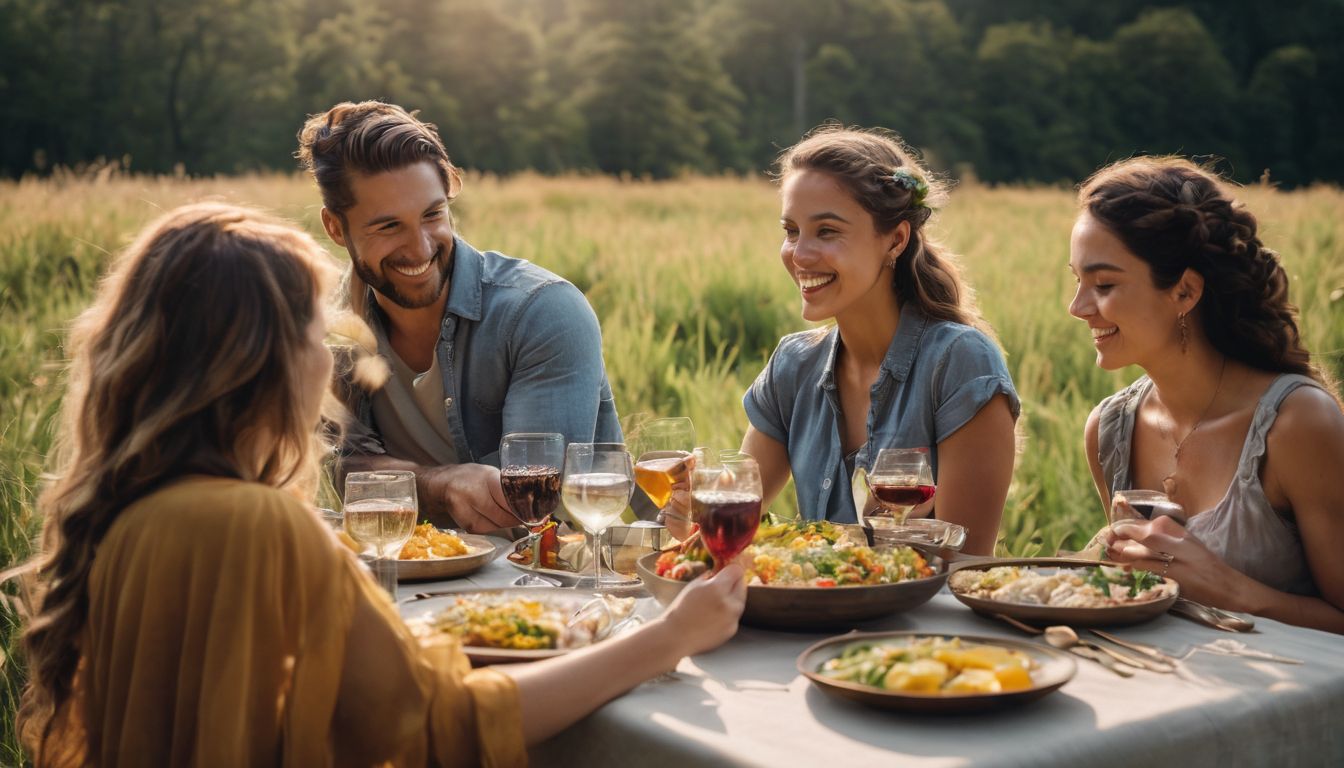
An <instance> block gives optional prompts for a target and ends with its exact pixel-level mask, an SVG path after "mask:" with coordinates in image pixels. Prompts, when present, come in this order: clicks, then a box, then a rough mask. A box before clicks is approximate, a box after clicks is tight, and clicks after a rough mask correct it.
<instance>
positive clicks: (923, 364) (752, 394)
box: [742, 304, 1021, 523]
mask: <svg viewBox="0 0 1344 768" xmlns="http://www.w3.org/2000/svg"><path fill="white" fill-rule="evenodd" d="M839 350H840V331H839V329H838V328H835V327H830V328H818V329H814V330H810V331H803V332H801V333H795V334H791V335H789V336H785V337H784V338H783V339H782V340H780V342H779V346H777V347H776V348H775V351H774V353H773V354H772V355H771V356H770V362H768V363H767V364H766V366H765V370H763V371H761V374H760V375H759V376H757V377H756V381H755V382H753V383H752V385H751V388H750V389H748V390H747V393H746V395H744V396H743V398H742V405H743V407H744V408H745V409H746V412H747V418H748V419H749V420H750V421H751V425H752V426H753V427H755V428H756V429H757V430H758V431H759V432H761V433H762V434H764V435H766V436H768V437H770V438H772V439H774V440H777V441H779V442H780V443H782V444H783V445H784V446H785V447H786V448H787V449H788V455H789V468H790V470H791V472H792V473H793V482H794V487H795V489H796V490H797V494H798V511H799V514H800V516H801V517H803V518H805V519H808V520H820V519H826V520H831V521H834V522H839V523H853V522H857V516H856V515H855V512H854V499H853V494H852V493H851V491H850V480H849V472H848V471H847V470H846V467H845V456H844V454H843V451H842V448H841V445H840V419H841V411H840V393H839V390H838V389H837V386H836V377H835V361H836V354H837V353H838V352H839ZM1000 393H1002V394H1004V395H1007V396H1008V402H1009V407H1010V408H1011V410H1012V413H1013V418H1014V419H1016V418H1017V415H1018V413H1019V412H1020V411H1021V403H1020V401H1019V400H1018V396H1017V391H1016V390H1015V389H1014V388H1013V382H1012V379H1011V377H1009V375H1008V367H1007V365H1006V364H1005V363H1004V360H1003V354H1002V353H1001V352H1000V351H999V348H998V346H997V345H995V343H994V342H993V341H992V340H990V338H989V337H988V336H986V335H985V334H984V333H982V332H980V331H978V330H976V329H975V328H972V327H970V326H967V325H962V324H960V323H953V322H948V321H943V320H931V319H929V318H928V317H926V316H925V315H924V314H923V313H922V312H921V311H920V310H919V309H917V308H915V307H914V306H913V305H909V304H907V305H906V306H905V307H903V308H902V310H901V319H900V325H899V326H898V328H897V330H896V335H895V337H894V338H893V339H892V340H891V345H890V346H889V347H888V348H887V354H886V356H885V358H883V360H882V367H881V369H880V370H879V372H878V375H877V380H876V381H875V382H874V383H873V386H872V389H871V390H870V392H869V394H870V400H871V404H870V406H869V409H868V418H867V428H866V432H867V435H868V440H867V441H866V442H865V443H864V444H863V445H862V446H860V447H859V450H858V451H857V453H856V454H855V457H854V463H855V466H861V467H864V468H865V469H871V468H872V463H873V459H874V458H876V456H877V452H878V450H880V449H882V448H919V447H927V448H928V449H929V463H930V464H931V465H932V469H933V474H934V478H935V480H936V478H937V477H938V443H940V442H942V441H943V440H944V439H946V438H947V437H948V436H949V435H951V434H952V433H953V432H956V431H957V430H958V429H960V428H961V427H962V426H964V425H965V424H966V423H967V422H969V421H970V420H971V419H972V418H973V417H974V416H975V414H977V413H979V411H980V409H981V408H982V407H984V405H985V404H986V403H988V402H989V401H990V400H991V399H992V398H993V397H994V396H995V395H997V394H1000Z"/></svg>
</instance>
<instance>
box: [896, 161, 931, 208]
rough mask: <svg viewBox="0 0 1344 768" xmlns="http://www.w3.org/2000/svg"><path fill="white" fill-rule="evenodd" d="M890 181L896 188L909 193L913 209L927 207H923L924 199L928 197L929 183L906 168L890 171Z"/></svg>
mask: <svg viewBox="0 0 1344 768" xmlns="http://www.w3.org/2000/svg"><path fill="white" fill-rule="evenodd" d="M891 180H892V181H893V182H895V183H896V184H897V186H900V187H902V188H903V189H907V190H909V191H910V193H911V194H910V205H912V206H914V207H915V208H924V207H927V206H925V205H924V199H925V198H927V197H928V196H929V182H927V181H925V180H924V179H923V178H922V177H920V176H917V175H915V174H914V173H912V172H911V171H910V169H908V168H897V169H896V170H895V171H892V173H891Z"/></svg>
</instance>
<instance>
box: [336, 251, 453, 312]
mask: <svg viewBox="0 0 1344 768" xmlns="http://www.w3.org/2000/svg"><path fill="white" fill-rule="evenodd" d="M347 243H348V244H347V246H346V248H347V250H349V251H350V265H351V267H353V268H354V270H355V274H356V275H358V276H359V279H360V280H363V281H364V283H365V284H366V285H368V286H369V287H370V288H372V289H373V290H375V291H377V292H378V293H379V294H381V295H383V296H385V297H386V298H387V299H389V300H390V301H391V302H392V303H394V304H396V305H397V306H399V307H402V308H404V309H421V308H423V307H428V306H429V305H431V304H433V303H434V302H435V301H437V300H438V298H439V297H440V296H442V295H443V292H444V291H446V290H447V289H448V278H449V275H450V274H451V273H452V270H453V260H452V251H450V250H449V249H448V248H446V247H444V246H443V245H440V246H439V248H438V250H436V251H435V252H434V256H433V257H431V259H430V265H429V268H430V269H431V270H437V271H438V276H439V279H438V280H436V281H434V282H433V283H431V284H430V285H427V286H425V287H424V288H422V289H419V290H417V291H415V292H414V293H408V292H405V291H402V290H400V289H399V288H397V286H396V283H394V282H393V280H392V277H391V276H390V275H389V274H388V271H389V267H388V261H386V260H384V261H383V264H382V269H381V270H380V271H374V269H373V268H372V267H370V266H369V265H368V263H366V262H365V261H364V259H362V258H361V257H360V255H359V251H358V250H356V248H355V244H354V243H353V242H348V241H347Z"/></svg>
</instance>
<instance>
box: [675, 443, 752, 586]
mask: <svg viewBox="0 0 1344 768" xmlns="http://www.w3.org/2000/svg"><path fill="white" fill-rule="evenodd" d="M707 453H708V452H706V455H707ZM691 509H692V510H694V515H693V517H695V520H696V522H697V523H699V525H700V540H701V541H703V542H704V543H705V549H708V550H709V554H710V555H711V556H713V558H714V572H715V573H717V572H719V571H721V570H723V567H724V566H725V565H727V564H728V563H730V562H732V560H733V558H735V557H737V556H738V554H739V553H741V552H742V550H744V549H746V548H747V545H748V544H750V543H751V540H752V538H754V537H755V536H756V529H757V528H758V527H760V524H761V470H760V467H758V466H757V465H756V460H755V459H753V458H751V457H750V456H748V455H747V454H745V453H728V454H726V455H724V457H722V458H720V460H719V461H717V462H714V463H713V464H712V465H711V464H710V462H708V461H706V462H705V464H703V465H702V464H697V465H696V467H695V469H694V470H693V471H692V472H691Z"/></svg>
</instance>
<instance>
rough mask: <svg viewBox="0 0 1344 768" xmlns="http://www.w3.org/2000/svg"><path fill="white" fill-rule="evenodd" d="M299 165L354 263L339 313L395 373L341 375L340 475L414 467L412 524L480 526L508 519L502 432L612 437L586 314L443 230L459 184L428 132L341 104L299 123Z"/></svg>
mask: <svg viewBox="0 0 1344 768" xmlns="http://www.w3.org/2000/svg"><path fill="white" fill-rule="evenodd" d="M298 157H299V159H300V161H301V162H302V164H303V165H304V167H305V168H307V169H308V170H309V171H311V172H312V174H313V177H314V178H315V179H316V181H317V186H318V189H319V191H320V192H321V195H322V202H323V206H324V207H323V208H322V225H323V227H324V228H325V229H326V231H327V234H328V235H330V236H331V239H332V240H334V241H335V242H336V243H337V244H339V245H341V246H343V247H344V248H345V249H346V251H347V252H349V254H350V263H351V267H352V270H351V272H350V273H349V274H347V279H348V281H349V286H348V287H349V291H348V292H347V299H348V301H349V302H350V308H351V309H352V310H353V311H354V313H355V314H357V315H359V316H360V317H362V318H363V319H364V320H365V321H366V322H367V323H368V325H369V326H370V328H372V330H373V332H374V336H375V338H376V340H377V347H378V354H379V355H380V356H381V357H382V358H384V359H385V360H386V361H387V363H388V367H389V368H390V371H389V373H390V375H389V376H388V377H387V381H386V383H385V384H384V385H383V386H381V387H380V388H377V389H374V390H373V391H369V389H367V388H366V387H365V386H361V385H360V384H357V383H356V382H355V381H354V377H353V375H352V374H353V369H354V366H353V365H348V364H347V365H344V366H340V367H339V368H338V372H339V374H340V375H339V379H340V380H339V382H338V389H339V390H341V394H342V395H343V399H344V400H345V401H346V404H347V405H348V406H349V407H350V409H351V411H352V413H353V414H354V417H355V423H353V424H350V425H348V426H347V427H346V429H345V432H344V435H343V445H342V451H341V453H342V460H341V462H340V470H339V471H340V474H341V476H342V477H343V476H344V474H345V473H348V472H352V471H359V470H369V469H409V470H412V471H414V472H415V474H416V478H417V492H418V495H419V501H420V509H421V515H422V516H423V517H425V518H427V519H429V520H430V521H431V522H434V523H436V524H438V525H441V526H455V527H459V528H465V529H466V530H468V531H472V532H483V531H489V530H495V529H499V528H503V527H508V526H512V525H517V523H518V520H517V519H516V518H515V517H514V516H513V515H512V514H511V513H510V512H509V509H508V506H507V503H506V502H505V499H504V495H503V492H502V491H501V490H500V482H499V441H500V438H501V437H502V436H503V435H505V434H507V433H509V432H560V433H562V434H564V436H565V439H566V441H568V442H593V441H596V442H619V441H620V440H621V429H620V424H619V422H618V421H617V417H616V408H615V403H614V402H613V400H612V396H611V387H610V385H609V384H608V383H607V376H606V369H605V366H604V364H603V361H602V335H601V330H600V329H599V328H598V324H597V317H596V316H595V315H594V314H593V310H592V308H591V307H589V306H588V302H587V300H586V299H585V298H584V297H583V294H582V293H581V292H580V291H579V290H578V289H577V288H575V287H574V286H573V285H572V284H570V283H569V282H567V281H565V280H564V279H562V278H560V277H558V276H556V275H554V274H552V273H550V272H547V271H546V270H544V269H541V268H540V267H538V266H536V265H534V264H531V263H529V262H527V261H522V260H519V259H513V258H509V257H507V256H504V255H502V254H499V253H496V252H494V251H477V250H476V249H475V248H473V247H471V245H469V244H468V243H467V242H466V241H465V240H463V239H462V238H461V237H458V236H457V235H456V234H455V233H454V231H453V220H452V215H451V212H450V209H449V204H450V203H451V202H452V200H453V199H454V198H455V197H456V196H457V194H458V192H459V191H461V188H462V179H461V176H460V175H459V174H458V172H457V169H456V168H455V167H454V166H453V165H452V163H451V161H450V160H449V159H448V153H447V151H446V150H445V149H444V146H443V142H442V140H441V139H440V138H439V135H438V133H437V131H436V130H435V128H434V126H433V125H431V124H428V123H424V122H422V121H420V120H418V119H416V117H415V116H414V115H412V114H410V113H408V112H407V111H406V110H404V109H402V108H401V107H398V106H395V105H392V104H384V103H381V102H373V101H366V102H361V103H359V104H353V103H349V102H347V103H343V104H338V105H336V106H334V107H332V108H331V109H329V110H327V111H326V112H324V113H322V114H319V115H314V116H312V117H311V118H309V120H308V121H307V123H306V124H305V125H304V126H303V129H302V130H301V131H300V132H299V151H298Z"/></svg>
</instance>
